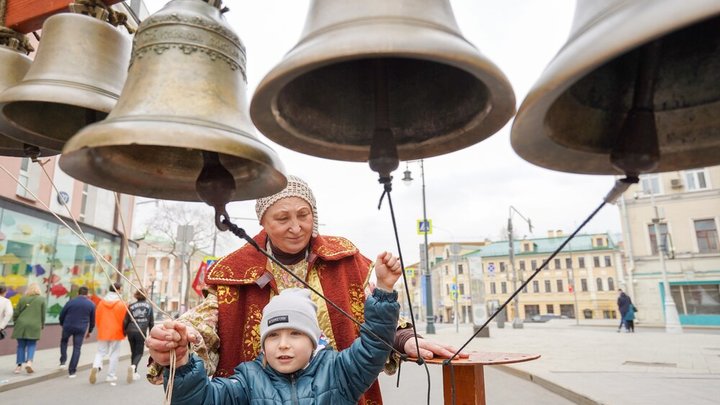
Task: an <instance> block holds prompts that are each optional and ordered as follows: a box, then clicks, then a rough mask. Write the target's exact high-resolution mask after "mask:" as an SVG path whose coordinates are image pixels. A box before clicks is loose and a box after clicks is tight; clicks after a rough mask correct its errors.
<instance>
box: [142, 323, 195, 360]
mask: <svg viewBox="0 0 720 405" xmlns="http://www.w3.org/2000/svg"><path fill="white" fill-rule="evenodd" d="M156 328H157V327H156ZM159 329H160V330H162V332H163V335H164V336H163V340H164V341H165V350H163V352H164V353H163V354H165V356H167V364H165V365H168V364H169V363H170V352H171V351H173V350H174V351H175V366H176V367H180V366H183V365H185V364H187V362H188V357H189V348H188V345H189V344H190V343H197V342H198V341H199V339H200V337H199V336H198V334H197V332H196V331H195V330H194V329H192V328H189V327H187V326H185V325H183V324H182V323H180V322H176V321H165V322H164V323H163V324H162V325H160V328H159ZM153 330H155V328H153ZM145 345H146V346H148V342H147V341H146V342H145ZM148 347H149V346H148ZM165 356H162V357H165Z"/></svg>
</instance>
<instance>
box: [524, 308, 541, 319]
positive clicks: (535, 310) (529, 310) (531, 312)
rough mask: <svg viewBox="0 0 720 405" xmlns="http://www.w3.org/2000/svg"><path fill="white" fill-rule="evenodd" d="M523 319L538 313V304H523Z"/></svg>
mask: <svg viewBox="0 0 720 405" xmlns="http://www.w3.org/2000/svg"><path fill="white" fill-rule="evenodd" d="M524 307H525V319H530V318H532V317H533V316H535V315H540V305H525V306H524Z"/></svg>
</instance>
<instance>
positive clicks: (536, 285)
mask: <svg viewBox="0 0 720 405" xmlns="http://www.w3.org/2000/svg"><path fill="white" fill-rule="evenodd" d="M533 292H534V293H536V292H540V282H539V281H537V280H533Z"/></svg>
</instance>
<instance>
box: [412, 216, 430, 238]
mask: <svg viewBox="0 0 720 405" xmlns="http://www.w3.org/2000/svg"><path fill="white" fill-rule="evenodd" d="M416 229H417V234H418V235H425V233H426V232H427V234H428V235H431V234H432V219H428V220H427V221H423V220H422V219H418V220H417V225H416Z"/></svg>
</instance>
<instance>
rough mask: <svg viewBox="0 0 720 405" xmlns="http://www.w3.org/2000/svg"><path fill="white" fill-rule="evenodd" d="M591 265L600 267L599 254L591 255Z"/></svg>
mask: <svg viewBox="0 0 720 405" xmlns="http://www.w3.org/2000/svg"><path fill="white" fill-rule="evenodd" d="M593 266H595V267H600V256H593Z"/></svg>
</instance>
